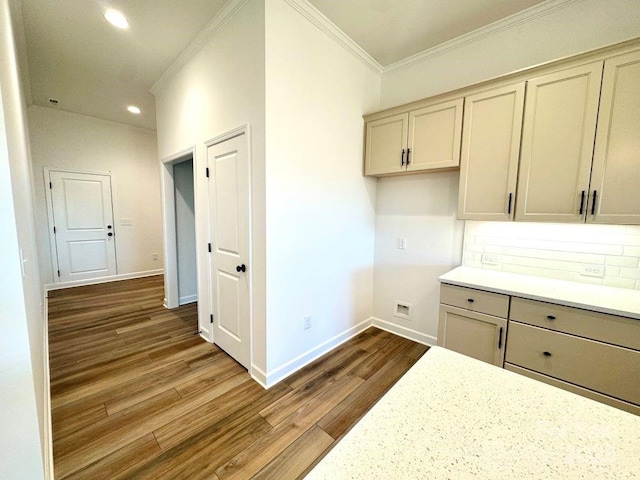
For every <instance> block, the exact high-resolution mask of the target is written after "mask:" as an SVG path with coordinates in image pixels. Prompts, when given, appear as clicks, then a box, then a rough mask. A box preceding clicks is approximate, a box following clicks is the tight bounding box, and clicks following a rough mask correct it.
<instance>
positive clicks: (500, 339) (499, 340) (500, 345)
mask: <svg viewBox="0 0 640 480" xmlns="http://www.w3.org/2000/svg"><path fill="white" fill-rule="evenodd" d="M502 330H503V328H502V327H500V336H499V337H498V350H500V349H501V348H502Z"/></svg>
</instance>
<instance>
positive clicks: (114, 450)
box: [48, 276, 427, 480]
mask: <svg viewBox="0 0 640 480" xmlns="http://www.w3.org/2000/svg"><path fill="white" fill-rule="evenodd" d="M163 297H164V292H163V279H162V277H161V276H156V277H147V278H142V279H135V280H126V281H120V282H113V283H106V284H101V285H92V286H87V287H76V288H71V289H65V290H56V291H52V292H49V298H48V302H49V303H48V306H49V362H50V368H51V395H52V408H53V410H52V422H53V451H54V467H55V475H56V479H57V480H63V479H89V478H90V479H91V480H98V479H110V480H111V479H154V480H155V479H179V478H181V479H213V480H226V479H249V478H259V479H279V480H280V479H295V478H300V477H301V476H303V475H304V474H305V473H306V472H307V471H308V470H309V469H310V468H311V467H312V466H313V465H314V464H315V463H316V462H317V461H318V460H319V459H320V458H322V456H324V455H325V454H326V452H328V451H329V450H330V449H331V448H332V446H333V445H335V443H336V442H337V441H338V440H339V439H340V438H341V437H342V436H343V435H344V434H345V433H346V432H347V431H348V430H349V429H350V428H351V427H352V426H353V425H354V424H355V422H357V421H358V420H359V419H360V418H361V417H362V415H364V414H365V413H366V412H367V411H368V410H369V409H370V408H371V407H372V406H373V405H374V404H375V402H376V401H377V400H378V399H379V398H380V397H381V396H382V395H384V393H385V392H386V391H387V390H388V389H389V388H391V386H392V385H393V384H394V383H395V382H396V381H397V380H398V379H399V378H400V377H401V376H402V375H403V374H404V373H405V372H406V371H407V370H408V369H409V368H411V366H412V365H413V364H414V363H415V362H416V361H417V359H418V358H420V357H421V356H422V355H423V354H424V352H425V351H426V350H427V347H425V346H424V345H420V344H417V343H415V342H412V341H410V340H406V339H404V338H400V337H397V336H395V335H392V334H391V333H388V332H383V331H381V330H378V329H375V328H370V329H368V330H366V331H365V332H363V333H361V334H360V335H358V336H356V337H354V338H353V339H351V340H349V341H348V342H346V343H344V344H343V345H341V346H339V347H338V348H336V349H335V350H334V351H332V352H331V353H329V354H327V355H325V356H323V357H321V358H319V359H318V360H316V361H315V362H313V363H312V364H311V365H309V366H307V367H305V368H304V369H302V370H300V371H299V372H296V373H295V374H294V375H291V376H290V377H289V378H287V379H285V380H284V381H282V382H280V383H279V384H278V385H275V386H274V387H272V388H271V389H269V390H264V389H263V388H262V387H261V386H260V385H258V384H257V383H256V382H255V381H253V380H252V379H251V378H250V376H249V374H248V373H247V371H246V370H245V369H244V368H243V367H242V366H240V365H239V364H238V363H236V362H235V361H234V360H233V359H232V358H231V357H229V356H228V355H227V354H226V353H224V352H223V351H222V350H220V349H219V348H218V347H216V346H215V345H211V344H209V343H207V342H205V341H204V340H202V339H201V338H200V337H199V336H198V335H197V334H196V330H197V310H196V306H195V304H192V305H187V306H184V307H180V308H178V309H175V310H166V309H164V308H163V306H162V300H163Z"/></svg>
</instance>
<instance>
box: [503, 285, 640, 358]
mask: <svg viewBox="0 0 640 480" xmlns="http://www.w3.org/2000/svg"><path fill="white" fill-rule="evenodd" d="M509 319H510V320H516V321H518V322H521V323H527V324H529V325H536V326H538V327H543V328H548V329H550V330H555V331H558V332H563V333H570V334H573V335H578V336H580V337H586V338H590V339H593V340H599V341H602V342H606V343H612V344H614V345H620V346H623V347H627V348H632V349H634V350H640V320H635V319H633V318H627V317H619V316H616V315H607V314H605V313H598V312H591V311H589V310H583V309H580V308H573V307H565V306H562V305H554V304H552V303H545V302H539V301H536V300H527V299H525V298H518V297H513V298H512V299H511V309H510V311H509Z"/></svg>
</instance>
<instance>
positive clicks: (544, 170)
mask: <svg viewBox="0 0 640 480" xmlns="http://www.w3.org/2000/svg"><path fill="white" fill-rule="evenodd" d="M602 63H603V62H601V61H599V62H594V63H589V64H586V65H581V66H579V67H574V68H569V69H566V70H561V71H559V72H554V73H551V74H548V75H543V76H541V77H537V78H533V79H531V80H528V81H527V95H526V100H525V114H524V122H523V130H522V147H521V153H520V171H519V174H518V193H517V200H516V216H515V219H516V220H519V221H532V222H565V223H576V222H578V223H581V222H584V221H585V220H584V219H585V213H586V211H587V206H588V203H589V179H590V175H591V160H592V154H593V145H594V139H595V133H596V120H597V116H598V102H599V98H600V80H601V76H602Z"/></svg>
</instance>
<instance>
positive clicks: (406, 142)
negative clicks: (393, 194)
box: [364, 98, 464, 176]
mask: <svg viewBox="0 0 640 480" xmlns="http://www.w3.org/2000/svg"><path fill="white" fill-rule="evenodd" d="M463 105H464V99H463V98H458V99H456V100H452V101H449V102H442V103H438V104H433V105H427V106H425V107H424V108H420V109H416V110H411V111H409V112H407V113H401V114H398V115H393V116H389V117H385V118H381V119H377V120H373V121H369V122H367V127H366V143H365V169H364V173H365V175H374V176H376V175H389V174H394V173H403V172H418V171H426V170H431V169H434V170H438V169H443V168H452V167H457V166H458V165H460V142H461V137H462V109H463Z"/></svg>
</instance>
